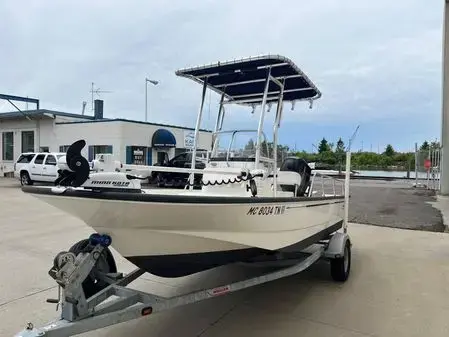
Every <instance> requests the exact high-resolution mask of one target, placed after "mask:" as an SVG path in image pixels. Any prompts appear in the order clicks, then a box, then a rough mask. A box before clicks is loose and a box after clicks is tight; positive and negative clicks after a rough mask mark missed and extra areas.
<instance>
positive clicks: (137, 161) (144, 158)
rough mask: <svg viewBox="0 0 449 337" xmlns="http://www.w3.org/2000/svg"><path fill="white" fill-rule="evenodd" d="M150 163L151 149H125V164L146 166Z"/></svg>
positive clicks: (132, 147)
mask: <svg viewBox="0 0 449 337" xmlns="http://www.w3.org/2000/svg"><path fill="white" fill-rule="evenodd" d="M150 161H151V149H149V148H147V147H145V146H127V147H126V164H132V165H148V163H150ZM150 164H151V163H150Z"/></svg>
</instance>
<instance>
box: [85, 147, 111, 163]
mask: <svg viewBox="0 0 449 337" xmlns="http://www.w3.org/2000/svg"><path fill="white" fill-rule="evenodd" d="M99 153H110V154H112V145H90V146H89V161H92V160H94V159H95V156H96V155H97V154H99Z"/></svg>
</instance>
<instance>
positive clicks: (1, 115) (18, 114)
mask: <svg viewBox="0 0 449 337" xmlns="http://www.w3.org/2000/svg"><path fill="white" fill-rule="evenodd" d="M51 115H53V116H59V117H70V118H78V119H79V120H77V121H70V122H57V123H56V124H82V123H106V122H127V123H137V124H145V125H154V126H160V127H167V128H177V129H184V130H195V128H189V127H185V126H179V125H170V124H161V123H151V122H143V121H136V120H131V119H125V118H103V119H95V117H94V116H89V115H80V114H74V113H68V112H62V111H55V110H47V109H39V110H22V111H12V112H0V120H7V119H18V118H20V119H22V118H26V116H28V117H29V118H31V119H37V118H53V116H51ZM200 131H202V132H212V131H211V130H206V129H200Z"/></svg>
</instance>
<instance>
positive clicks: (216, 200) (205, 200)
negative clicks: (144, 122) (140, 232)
mask: <svg viewBox="0 0 449 337" xmlns="http://www.w3.org/2000/svg"><path fill="white" fill-rule="evenodd" d="M22 191H23V192H26V193H32V194H41V195H54V196H58V197H78V198H87V199H101V200H105V199H107V200H118V201H136V202H161V203H162V202H164V203H165V202H166V203H178V204H273V203H275V204H283V203H295V202H300V201H311V202H312V201H324V200H326V201H327V200H342V199H344V196H335V197H288V198H280V197H250V196H248V197H233V196H229V197H228V196H208V195H200V196H197V195H176V194H175V195H171V194H165V195H164V194H144V193H127V192H117V191H105V190H103V191H98V192H96V191H91V190H87V191H83V190H71V189H66V190H65V191H64V192H63V193H57V192H52V191H51V189H50V188H39V187H36V186H23V187H22Z"/></svg>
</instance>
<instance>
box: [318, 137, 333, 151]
mask: <svg viewBox="0 0 449 337" xmlns="http://www.w3.org/2000/svg"><path fill="white" fill-rule="evenodd" d="M326 151H331V148H330V146H329V143H328V142H327V140H326V138H324V137H323V139H322V140H321V142H320V145H318V153H323V152H326Z"/></svg>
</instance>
